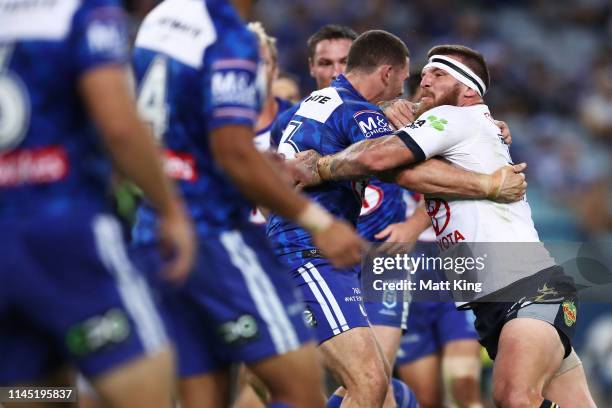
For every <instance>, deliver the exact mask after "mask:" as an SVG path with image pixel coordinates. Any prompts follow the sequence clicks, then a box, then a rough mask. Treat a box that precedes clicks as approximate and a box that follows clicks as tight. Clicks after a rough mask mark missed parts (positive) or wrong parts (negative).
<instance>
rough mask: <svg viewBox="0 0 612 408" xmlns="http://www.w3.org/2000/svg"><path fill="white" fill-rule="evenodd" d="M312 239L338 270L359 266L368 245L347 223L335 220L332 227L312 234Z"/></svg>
mask: <svg viewBox="0 0 612 408" xmlns="http://www.w3.org/2000/svg"><path fill="white" fill-rule="evenodd" d="M312 239H313V241H314V244H315V245H316V247H317V248H319V250H320V251H321V253H322V254H323V255H324V256H325V257H326V258H327V259H329V260H330V261H331V263H332V264H333V265H334V266H335V267H336V268H345V267H348V266H353V265H357V264H358V263H359V262H360V261H361V254H362V252H363V251H364V249H365V248H366V243H365V242H364V241H363V239H361V237H360V236H359V235H358V234H357V232H356V231H355V229H354V228H353V227H351V226H350V225H349V224H348V223H347V222H346V221H341V220H338V219H336V220H334V221H333V222H332V223H331V225H330V226H329V227H327V228H325V229H323V230H321V231H318V232H315V233H313V234H312Z"/></svg>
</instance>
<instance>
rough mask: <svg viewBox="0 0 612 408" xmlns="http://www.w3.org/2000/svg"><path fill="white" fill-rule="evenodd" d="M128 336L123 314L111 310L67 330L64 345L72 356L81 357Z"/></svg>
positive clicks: (128, 331) (125, 319) (127, 327)
mask: <svg viewBox="0 0 612 408" xmlns="http://www.w3.org/2000/svg"><path fill="white" fill-rule="evenodd" d="M129 335H130V324H129V321H128V318H127V316H126V315H125V313H124V312H123V311H122V310H120V309H111V310H109V311H108V312H106V313H105V314H103V315H100V316H94V317H91V318H89V319H87V320H85V321H84V322H81V323H78V324H76V325H74V326H72V327H71V328H70V329H68V332H67V334H66V345H67V346H68V350H70V351H71V352H72V353H73V354H75V355H78V356H82V355H85V354H89V353H92V352H94V351H96V350H99V349H101V348H103V347H106V346H111V345H113V344H118V343H121V342H122V341H124V340H125V339H127V338H128V336H129Z"/></svg>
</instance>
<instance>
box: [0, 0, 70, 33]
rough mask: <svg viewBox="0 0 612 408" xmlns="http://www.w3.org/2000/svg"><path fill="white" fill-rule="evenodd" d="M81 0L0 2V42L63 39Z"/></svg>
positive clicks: (7, 0)
mask: <svg viewBox="0 0 612 408" xmlns="http://www.w3.org/2000/svg"><path fill="white" fill-rule="evenodd" d="M80 5H81V1H80V0H45V1H43V0H39V1H32V0H0V27H2V30H0V41H16V40H32V39H43V40H61V39H63V38H65V37H66V36H67V35H68V34H69V33H70V27H71V26H72V24H71V23H72V19H73V17H74V14H75V13H76V11H77V10H78V8H79V6H80Z"/></svg>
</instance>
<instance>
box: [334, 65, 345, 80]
mask: <svg viewBox="0 0 612 408" xmlns="http://www.w3.org/2000/svg"><path fill="white" fill-rule="evenodd" d="M340 74H344V64H340V63H337V64H334V77H337V76H338V75H340Z"/></svg>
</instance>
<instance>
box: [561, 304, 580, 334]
mask: <svg viewBox="0 0 612 408" xmlns="http://www.w3.org/2000/svg"><path fill="white" fill-rule="evenodd" d="M561 307H562V308H563V319H564V320H565V324H566V325H567V326H568V327H571V326H573V325H574V323H576V316H577V310H576V305H575V304H574V302H573V301H570V300H566V301H565V302H563V304H562V305H561Z"/></svg>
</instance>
